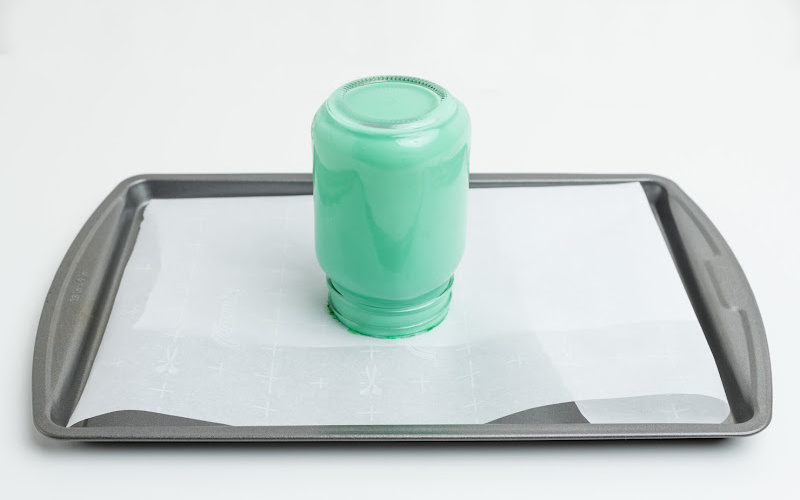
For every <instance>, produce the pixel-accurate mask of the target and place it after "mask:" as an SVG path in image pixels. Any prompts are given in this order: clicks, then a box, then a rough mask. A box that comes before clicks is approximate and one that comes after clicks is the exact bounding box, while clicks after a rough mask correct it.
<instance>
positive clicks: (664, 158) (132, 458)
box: [0, 0, 800, 499]
mask: <svg viewBox="0 0 800 500" xmlns="http://www.w3.org/2000/svg"><path fill="white" fill-rule="evenodd" d="M431 3H432V2H424V3H423V2H404V3H403V4H398V3H397V2H371V3H370V4H369V5H367V6H356V5H354V3H353V2H343V1H342V2H336V3H335V4H334V3H331V4H330V5H329V6H326V5H320V6H314V5H303V4H300V3H298V2H292V3H289V2H286V3H285V5H282V6H281V5H276V6H274V7H270V6H268V5H267V3H266V2H259V3H256V2H252V3H247V4H246V3H241V2H219V3H218V4H214V3H209V2H204V3H202V4H199V5H195V4H196V2H192V3H190V2H170V3H169V4H168V5H162V4H163V2H125V3H122V2H117V3H113V4H111V3H108V2H102V3H100V2H83V3H74V2H69V3H68V2H55V1H52V2H44V3H43V2H24V3H23V2H16V3H14V4H11V5H8V4H5V5H3V6H2V7H0V52H2V51H4V54H3V55H0V172H2V174H3V182H2V183H0V203H2V210H1V211H0V227H2V228H3V235H4V238H3V243H2V246H0V257H1V258H0V262H1V263H2V264H0V272H1V273H2V275H0V283H2V288H1V289H0V304H2V305H0V308H1V312H2V318H3V321H4V324H3V325H4V330H3V338H4V341H5V344H4V347H3V351H2V362H0V381H2V382H0V383H2V384H3V385H2V389H3V390H2V394H3V396H4V398H5V400H4V401H5V402H4V405H3V411H2V412H0V433H1V434H0V436H2V443H3V446H2V448H1V450H2V451H0V477H2V479H3V483H2V484H3V486H2V489H3V492H4V493H6V492H8V493H9V494H10V495H14V494H15V492H16V494H17V495H18V496H22V495H24V496H32V497H36V496H38V497H40V498H47V497H53V496H59V497H69V496H76V497H77V496H80V497H95V498H98V497H106V496H107V495H108V493H109V492H110V491H112V490H113V491H115V492H116V493H117V495H116V498H145V497H147V496H161V497H168V496H176V495H180V496H182V497H186V498H189V497H191V498H219V497H220V496H221V495H222V494H223V492H231V493H233V494H238V495H239V496H245V495H247V496H250V497H252V496H255V495H259V496H263V495H265V494H266V493H265V492H269V491H274V492H279V494H283V495H290V494H296V495H300V494H306V495H309V494H313V493H315V492H316V493H317V494H318V495H317V496H318V497H319V496H321V494H324V495H325V496H326V497H341V498H354V497H357V496H367V495H369V497H371V498H381V499H383V498H393V497H394V498H412V496H417V497H423V496H432V495H443V494H444V495H447V496H448V497H452V498H465V497H483V498H485V497H486V496H487V495H496V496H500V494H501V493H502V494H508V495H512V496H517V497H523V496H524V497H528V498H529V497H530V492H531V491H535V492H537V494H539V495H551V496H554V495H562V494H564V493H567V494H574V495H576V496H577V495H584V496H591V497H592V498H596V497H598V496H606V497H611V498H641V496H642V492H643V491H647V495H648V498H666V499H676V498H688V497H690V496H692V497H696V498H737V497H754V496H755V497H769V495H770V494H772V495H774V496H776V497H786V496H789V495H791V492H792V491H794V490H795V485H796V465H795V464H796V460H797V457H798V451H797V450H798V449H799V448H798V440H799V439H798V434H797V431H796V429H797V427H796V425H797V420H798V415H800V404H798V397H797V381H798V380H799V379H800V363H798V362H797V356H798V354H800V341H799V340H798V338H799V336H798V327H797V325H798V320H797V306H798V303H800V292H799V290H800V265H798V257H797V256H798V255H800V235H798V230H797V222H796V218H797V214H800V199H798V197H797V190H798V188H797V186H798V181H800V144H799V143H798V137H800V92H798V91H797V89H798V88H800V48H799V46H800V21H798V19H800V6H799V5H798V3H797V2H796V1H788V0H777V1H776V0H761V1H758V0H752V1H738V2H731V1H728V0H709V1H704V2H696V1H679V2H660V1H640V2H631V1H624V0H609V1H605V2H595V1H590V0H587V1H580V2H576V1H555V0H553V1H548V2H518V3H508V2H502V1H492V2H483V3H481V4H480V5H477V6H473V5H468V4H466V3H464V2H459V3H458V4H456V3H455V2H453V3H450V4H438V3H437V4H435V5H431ZM230 4H233V5H230ZM444 27H446V28H447V29H446V30H444V29H443V28H444ZM410 34H413V35H410ZM381 72H393V73H411V74H417V75H421V76H424V77H426V78H430V79H432V80H434V81H437V82H440V83H442V84H443V85H444V86H446V87H447V88H449V89H450V90H451V91H452V92H453V93H454V94H456V95H457V96H458V97H459V98H461V99H462V100H463V101H464V102H465V103H466V104H467V106H468V107H469V110H470V112H471V115H472V119H473V124H474V128H473V155H472V169H473V171H475V172H490V171H495V172H502V171H517V172H527V171H542V172H545V171H547V172H639V171H646V172H653V173H658V174H662V175H665V176H667V177H670V178H672V179H673V180H675V181H677V182H678V183H679V184H680V185H681V186H682V187H683V188H684V189H685V190H686V191H687V192H688V193H689V195H691V196H692V197H693V198H694V199H695V200H696V201H697V202H698V203H699V204H700V206H701V207H702V208H703V209H704V211H705V212H706V213H707V214H708V215H709V216H710V217H711V219H712V220H713V221H714V223H715V224H716V225H717V227H718V228H719V229H720V230H721V232H722V234H723V235H724V236H725V238H726V240H727V241H728V242H729V244H730V245H731V247H732V248H733V250H734V252H735V253H736V255H737V257H738V258H739V261H740V262H741V264H742V267H743V268H744V270H745V272H746V273H747V276H748V278H749V280H750V284H751V285H752V287H753V290H754V292H755V294H756V297H757V298H758V301H759V306H760V308H761V312H762V315H763V317H764V322H765V324H766V328H767V332H768V336H769V342H770V351H771V355H772V361H773V376H774V384H775V418H774V420H773V422H772V424H771V425H770V426H769V427H768V428H767V430H766V431H765V432H763V433H761V434H759V435H756V436H753V437H750V438H745V439H739V440H728V441H721V442H710V443H705V442H701V443H681V442H669V443H610V444H602V443H587V444H583V443H550V444H546V443H545V444H533V445H461V446H458V445H456V446H441V445H409V446H402V445H387V446H307V445H306V446H161V447H149V446H134V447H129V446H112V447H98V446H83V445H78V444H69V443H60V442H54V441H52V440H49V439H46V438H44V437H42V436H39V435H38V434H37V433H36V431H35V430H34V429H33V426H32V423H31V417H30V408H29V404H30V364H31V353H32V347H33V335H34V332H35V330H36V325H37V321H38V317H39V313H40V312H41V306H42V302H43V300H44V297H45V294H46V291H47V288H48V286H49V284H50V281H51V279H52V277H53V274H54V273H55V270H56V268H57V266H58V264H59V262H60V259H61V257H62V256H63V254H64V252H65V251H66V249H67V246H68V244H69V242H71V241H72V238H73V237H74V236H75V234H76V233H77V231H78V229H79V228H80V226H81V225H82V224H83V222H84V221H85V220H86V218H87V217H88V215H89V214H90V213H91V211H92V210H93V209H94V208H95V207H96V206H97V204H98V203H99V202H100V201H101V199H102V198H103V197H104V196H105V195H106V194H107V193H108V191H109V190H110V189H111V188H112V187H113V186H114V185H115V184H116V183H117V182H118V181H119V180H120V179H122V178H124V177H125V176H128V175H132V174H136V173H141V172H240V171H248V172H266V171H276V172H278V171H292V172H307V171H310V163H311V152H310V151H311V149H310V139H309V135H310V134H309V126H310V121H311V116H312V114H313V112H314V111H315V108H316V107H317V106H318V105H319V103H321V102H322V101H323V99H324V98H325V97H326V96H327V95H328V93H329V92H331V91H332V90H333V89H334V88H335V87H336V86H337V85H339V84H341V83H342V82H345V81H347V80H349V79H351V78H355V77H358V76H362V75H367V74H374V73H381ZM520 95H523V96H524V98H520ZM120 485H124V487H122V488H120Z"/></svg>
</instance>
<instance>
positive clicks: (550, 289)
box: [69, 183, 728, 425]
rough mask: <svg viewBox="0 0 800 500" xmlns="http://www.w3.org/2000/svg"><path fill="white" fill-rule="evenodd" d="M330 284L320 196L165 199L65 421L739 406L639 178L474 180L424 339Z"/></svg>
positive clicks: (406, 419) (449, 416) (258, 421)
mask: <svg viewBox="0 0 800 500" xmlns="http://www.w3.org/2000/svg"><path fill="white" fill-rule="evenodd" d="M326 293H327V289H326V286H325V279H324V274H323V272H322V270H321V269H320V268H319V266H318V264H317V261H316V257H315V255H314V232H313V206H312V198H311V196H285V197H258V198H217V199H210V198H206V199H179V200H153V201H151V202H150V204H149V206H148V207H147V208H146V209H145V212H144V220H143V222H142V224H141V229H140V232H139V235H138V238H137V241H136V245H135V248H134V250H133V253H132V255H131V257H130V260H129V262H128V264H127V267H126V269H125V272H124V275H123V278H122V283H121V285H120V288H119V291H118V293H117V297H116V300H115V303H114V308H113V310H112V313H111V317H110V319H109V322H108V326H107V328H106V332H105V335H104V337H103V341H102V343H101V345H100V349H99V352H98V353H97V357H96V359H95V361H94V365H93V367H92V370H91V374H90V376H89V379H88V381H87V383H86V387H85V388H84V391H83V394H82V396H81V398H80V401H79V403H78V405H77V408H76V409H75V412H74V413H73V415H72V418H71V419H70V421H69V424H70V425H72V424H74V423H76V422H79V421H81V420H83V419H86V418H89V417H92V416H96V415H100V414H104V413H108V412H111V411H116V410H145V411H153V412H161V413H166V414H171V415H176V416H181V417H187V418H194V419H201V420H206V421H211V422H218V423H224V424H231V425H304V424H370V423H372V424H457V423H484V422H489V421H492V420H494V419H497V418H500V417H503V416H506V415H509V414H512V413H515V412H519V411H522V410H526V409H530V408H534V407H538V406H543V405H548V404H554V403H561V402H565V401H576V402H579V408H580V409H581V411H582V412H583V413H584V415H585V416H586V417H587V419H589V421H591V422H709V423H711V422H713V423H718V422H721V421H723V420H724V419H725V418H726V417H727V415H728V405H727V402H726V398H725V394H724V391H723V389H722V385H721V383H720V378H719V374H718V372H717V369H716V366H715V364H714V360H713V358H712V356H711V353H710V350H709V348H708V345H707V344H706V341H705V338H704V336H703V332H702V330H701V329H700V326H699V324H698V322H697V319H696V317H695V314H694V312H693V310H692V307H691V305H690V303H689V300H688V298H687V296H686V293H685V292H684V289H683V286H682V284H681V281H680V278H679V276H678V273H677V271H676V269H675V267H674V265H673V262H672V259H671V257H670V255H669V251H668V249H667V246H666V244H665V242H664V239H663V237H662V235H661V233H660V230H659V228H658V226H657V224H656V221H655V218H654V216H653V214H652V212H651V209H650V206H649V204H648V203H647V200H646V198H645V195H644V192H643V190H642V188H641V186H640V185H639V184H638V183H628V184H616V185H598V186H569V187H536V188H494V189H473V190H471V191H470V198H469V226H468V237H467V246H466V252H465V254H464V258H463V260H462V262H461V264H460V266H459V268H458V270H457V271H456V279H455V285H454V294H453V300H452V305H451V310H450V314H449V315H448V317H447V318H446V319H445V321H444V322H443V323H442V324H441V325H440V326H438V327H437V328H435V329H433V330H432V331H430V332H427V333H424V334H422V335H419V336H417V337H413V338H410V339H402V340H381V339H373V338H369V337H364V336H360V335H356V334H353V333H350V332H348V331H347V330H346V329H345V328H343V327H342V326H341V325H340V324H339V323H338V322H336V320H334V319H333V318H332V317H331V316H330V315H329V314H328V311H327V309H326ZM687 395H696V396H699V397H687ZM644 396H650V397H644ZM653 396H659V397H653ZM623 398H625V399H623Z"/></svg>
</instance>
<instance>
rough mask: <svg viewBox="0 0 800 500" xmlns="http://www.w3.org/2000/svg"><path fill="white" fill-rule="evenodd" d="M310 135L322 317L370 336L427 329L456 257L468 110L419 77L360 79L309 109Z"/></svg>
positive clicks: (444, 299)
mask: <svg viewBox="0 0 800 500" xmlns="http://www.w3.org/2000/svg"><path fill="white" fill-rule="evenodd" d="M311 137H312V141H313V145H314V232H315V239H316V251H317V259H318V260H319V263H320V266H322V269H323V270H324V271H325V273H326V275H327V282H328V307H329V308H330V311H331V313H332V314H333V315H334V316H335V317H336V318H337V319H338V320H339V321H340V322H342V323H343V324H344V325H345V326H347V327H348V328H349V329H351V330H353V331H355V332H358V333H362V334H365V335H371V336H375V337H386V338H396V337H407V336H410V335H415V334H418V333H421V332H424V331H427V330H430V329H431V328H433V327H435V326H436V325H438V324H439V323H440V322H441V321H442V320H443V319H444V318H445V316H446V315H447V311H448V308H449V306H450V297H451V294H452V286H453V274H454V272H455V270H456V266H457V265H458V262H459V260H460V259H461V255H462V253H463V252H464V239H465V232H466V220H467V191H468V188H469V138H470V121H469V115H468V114H467V110H466V108H464V106H463V105H462V104H461V103H460V102H459V101H457V100H456V99H455V98H454V97H453V96H451V95H450V94H449V93H448V92H447V91H446V90H444V89H443V88H442V87H440V86H439V85H436V84H435V83H431V82H429V81H426V80H422V79H420V78H411V77H405V76H378V77H371V78H364V79H361V80H356V81H354V82H351V83H348V84H347V85H344V86H342V87H340V88H339V89H337V90H336V91H335V92H334V93H333V94H332V95H331V96H330V97H329V98H328V100H327V101H326V102H325V103H324V104H323V105H322V106H321V107H320V108H319V111H317V114H316V115H315V116H314V122H313V124H312V126H311Z"/></svg>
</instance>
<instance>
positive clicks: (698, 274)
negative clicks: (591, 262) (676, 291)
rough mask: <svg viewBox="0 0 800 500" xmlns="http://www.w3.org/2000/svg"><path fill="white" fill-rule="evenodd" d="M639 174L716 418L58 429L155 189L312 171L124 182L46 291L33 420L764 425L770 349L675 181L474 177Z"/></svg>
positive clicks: (441, 428) (174, 190)
mask: <svg viewBox="0 0 800 500" xmlns="http://www.w3.org/2000/svg"><path fill="white" fill-rule="evenodd" d="M631 181H638V182H641V183H642V185H643V186H644V188H645V192H646V193H647V196H648V199H649V201H650V204H651V206H652V208H653V212H654V214H655V215H656V218H657V220H658V221H659V224H660V227H661V229H662V232H663V234H664V236H665V238H666V241H667V243H668V246H669V248H670V251H671V253H672V255H673V258H674V260H675V263H676V265H677V268H678V270H679V273H680V275H681V278H682V280H683V283H684V286H685V288H686V291H687V293H688V295H689V297H690V300H691V302H692V305H693V307H694V309H695V312H696V314H697V317H698V319H699V321H700V324H701V325H702V327H703V330H704V332H705V335H706V338H707V340H708V343H709V345H710V347H711V350H712V352H713V354H714V357H715V360H716V362H717V366H718V368H719V371H720V375H721V378H722V382H723V384H724V386H725V391H726V394H727V397H728V402H729V404H730V408H731V415H730V417H729V419H728V420H726V421H725V422H724V423H722V424H589V423H587V422H586V420H585V419H584V418H583V416H582V415H581V413H580V411H579V409H578V407H577V406H576V405H575V404H573V403H565V404H558V405H552V406H547V407H542V408H537V409H533V410H528V411H524V412H519V413H517V414H514V415H510V416H508V417H504V418H501V419H498V420H496V421H494V422H491V423H490V424H483V425H391V426H389V425H387V426H381V425H374V426H356V425H353V426H274V427H268V426H263V427H232V426H224V425H213V424H209V423H206V422H199V421H194V420H188V419H183V418H178V417H170V416H166V415H160V414H153V413H146V412H137V411H121V412H114V413H110V414H106V415H102V416H99V417H95V418H91V419H88V420H86V421H84V422H82V423H81V424H79V425H78V426H75V427H69V428H68V427H66V422H67V419H68V418H69V416H70V414H71V412H72V410H73V408H74V407H75V404H76V403H77V400H78V398H79V396H80V393H81V391H82V389H83V386H84V384H85V382H86V379H87V377H88V374H89V371H90V369H91V365H92V361H93V359H94V356H95V353H96V352H97V348H98V346H99V344H100V341H101V339H102V336H103V332H104V330H105V325H106V322H107V321H108V317H109V314H110V312H111V308H112V305H113V302H114V295H115V293H116V290H117V288H118V286H119V283H120V279H121V277H122V272H123V270H124V267H125V264H126V262H127V258H128V256H129V255H130V253H131V251H132V249H133V245H134V242H135V239H136V234H137V231H138V226H139V224H138V222H139V221H140V220H141V216H142V212H143V209H144V206H145V205H146V204H147V202H148V201H149V200H150V199H154V198H191V197H221V196H274V195H286V194H310V193H311V178H310V176H308V175H153V176H140V177H135V178H132V179H129V180H127V181H124V182H123V183H122V184H121V185H120V186H118V187H117V188H116V189H115V190H114V191H113V192H112V193H111V194H110V195H109V197H108V198H107V199H106V200H105V201H104V202H103V203H102V204H101V206H100V207H99V208H98V209H97V210H96V211H95V213H94V214H93V215H92V217H91V218H90V219H89V221H87V223H86V225H85V226H84V228H83V229H82V230H81V232H80V234H79V235H78V237H77V238H76V240H75V242H74V243H73V244H72V246H71V247H70V249H69V251H68V253H67V255H66V256H65V258H64V261H63V263H62V265H61V267H60V268H59V270H58V272H57V274H56V277H55V279H54V282H53V285H52V287H51V290H50V292H49V294H48V297H47V300H46V303H45V307H44V310H43V313H42V318H41V322H40V326H39V332H38V335H37V340H36V347H35V352H34V364H33V406H34V421H35V423H36V426H37V428H38V429H39V430H40V431H42V432H43V433H44V434H47V435H50V436H53V437H58V438H67V439H81V440H246V441H275V440H399V439H402V440H525V439H613V438H688V437H725V436H737V435H746V434H752V433H754V432H757V431H759V430H761V429H763V428H764V427H765V426H766V425H767V424H768V422H769V419H770V414H771V381H770V369H769V355H768V352H767V347H766V339H765V335H764V329H763V325H762V323H761V320H760V317H759V313H758V309H757V306H756V304H755V300H754V298H753V296H752V292H751V291H750V289H749V286H748V284H747V281H746V279H745V277H744V275H743V273H742V271H741V269H740V268H739V266H738V264H737V263H736V260H735V258H734V256H733V255H732V253H731V252H730V250H729V249H728V247H727V245H726V244H725V242H724V240H723V239H722V237H721V236H720V235H719V233H718V232H717V231H716V229H715V228H714V227H713V226H712V225H711V223H710V222H709V221H708V219H707V218H706V217H705V216H704V215H703V213H702V212H701V211H700V210H699V209H698V208H697V207H696V205H694V203H692V201H691V200H690V199H689V198H688V197H687V196H686V195H685V194H684V193H683V192H682V191H681V190H680V189H679V188H678V187H677V186H675V184H674V183H672V182H670V181H668V180H666V179H663V178H659V177H655V176H647V175H547V174H529V175H473V176H472V178H471V185H472V187H473V188H480V187H506V186H545V185H578V184H596V183H616V182H631Z"/></svg>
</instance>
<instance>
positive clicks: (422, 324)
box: [327, 276, 453, 339]
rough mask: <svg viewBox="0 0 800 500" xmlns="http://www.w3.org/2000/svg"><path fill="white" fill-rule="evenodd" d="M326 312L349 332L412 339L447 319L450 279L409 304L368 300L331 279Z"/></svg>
mask: <svg viewBox="0 0 800 500" xmlns="http://www.w3.org/2000/svg"><path fill="white" fill-rule="evenodd" d="M327 282H328V310H329V311H330V313H331V315H332V316H333V317H334V318H336V319H337V320H338V321H339V322H340V323H341V324H343V325H344V326H346V327H347V329H348V330H350V331H352V332H354V333H358V334H361V335H367V336H370V337H379V338H385V339H397V338H403V337H412V336H414V335H418V334H420V333H423V332H427V331H428V330H431V329H433V328H434V327H435V326H437V325H438V324H439V323H441V322H442V321H443V320H444V318H445V317H446V316H447V312H448V311H449V309H450V299H451V297H452V294H453V277H452V276H451V277H450V279H448V280H447V281H446V282H445V283H444V284H443V285H441V286H438V287H436V288H435V289H434V290H432V291H430V292H428V293H425V294H423V295H421V296H419V297H417V298H415V299H411V300H402V301H400V300H383V299H370V298H368V297H364V296H361V295H358V294H355V293H353V292H350V291H348V290H347V289H345V288H342V287H341V286H339V285H338V284H336V283H334V282H333V281H332V280H331V279H330V278H328V279H327Z"/></svg>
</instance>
